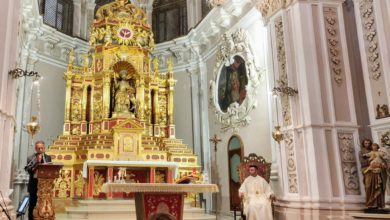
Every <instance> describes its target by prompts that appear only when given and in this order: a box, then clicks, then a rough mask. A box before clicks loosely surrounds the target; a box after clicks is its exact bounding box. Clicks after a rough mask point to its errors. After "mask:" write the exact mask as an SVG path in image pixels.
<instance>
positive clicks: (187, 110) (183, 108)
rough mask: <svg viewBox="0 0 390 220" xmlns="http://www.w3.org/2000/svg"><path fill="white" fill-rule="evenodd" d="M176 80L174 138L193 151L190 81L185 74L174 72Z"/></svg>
mask: <svg viewBox="0 0 390 220" xmlns="http://www.w3.org/2000/svg"><path fill="white" fill-rule="evenodd" d="M173 77H174V78H175V80H177V82H176V85H175V94H174V100H173V101H174V109H173V114H174V123H175V125H176V138H177V139H182V140H183V143H184V144H188V147H189V148H192V149H193V147H194V146H193V126H192V110H191V108H192V105H191V81H190V76H189V74H188V73H186V72H175V73H174V76H173Z"/></svg>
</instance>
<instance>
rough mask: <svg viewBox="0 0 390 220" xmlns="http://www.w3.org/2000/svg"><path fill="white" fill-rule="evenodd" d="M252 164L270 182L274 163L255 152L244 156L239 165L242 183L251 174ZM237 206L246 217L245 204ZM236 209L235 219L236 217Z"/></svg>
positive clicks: (243, 217)
mask: <svg viewBox="0 0 390 220" xmlns="http://www.w3.org/2000/svg"><path fill="white" fill-rule="evenodd" d="M252 165H255V166H257V173H258V175H259V176H261V177H263V178H264V179H265V180H266V181H267V182H268V183H269V181H270V177H271V165H272V164H271V163H267V161H265V159H264V157H262V156H257V155H256V154H255V153H251V154H249V155H248V156H247V157H244V158H243V159H242V162H241V163H240V164H239V165H238V167H237V171H238V175H239V177H240V183H242V182H244V180H245V178H247V177H248V176H249V175H250V174H249V167H250V166H252ZM237 193H238V192H237ZM237 208H238V209H239V210H240V211H241V218H242V219H245V216H244V214H243V204H241V207H237ZM237 208H236V209H237ZM236 209H235V210H234V219H236Z"/></svg>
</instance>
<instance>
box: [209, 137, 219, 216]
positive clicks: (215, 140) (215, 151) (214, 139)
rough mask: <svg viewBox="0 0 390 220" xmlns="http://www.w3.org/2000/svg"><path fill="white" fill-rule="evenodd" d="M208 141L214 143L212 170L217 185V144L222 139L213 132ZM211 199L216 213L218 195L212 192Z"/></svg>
mask: <svg viewBox="0 0 390 220" xmlns="http://www.w3.org/2000/svg"><path fill="white" fill-rule="evenodd" d="M209 141H210V142H211V143H213V144H214V155H215V160H214V167H215V169H214V172H216V173H215V177H214V178H215V181H216V184H217V185H218V186H219V183H218V182H219V181H218V177H217V173H218V171H217V170H218V169H217V165H218V163H217V145H218V143H219V142H221V141H222V140H221V139H220V138H218V137H217V135H216V134H214V137H212V138H210V139H209ZM213 201H215V203H214V202H213V209H214V212H215V213H216V214H217V215H218V197H217V195H216V193H214V194H213Z"/></svg>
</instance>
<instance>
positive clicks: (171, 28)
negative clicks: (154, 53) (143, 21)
mask: <svg viewBox="0 0 390 220" xmlns="http://www.w3.org/2000/svg"><path fill="white" fill-rule="evenodd" d="M152 24H153V25H152V26H153V32H154V41H155V42H156V43H160V42H164V41H168V40H172V39H174V38H176V37H179V36H182V35H185V34H187V4H186V1H185V0H155V1H154V2H153V13H152Z"/></svg>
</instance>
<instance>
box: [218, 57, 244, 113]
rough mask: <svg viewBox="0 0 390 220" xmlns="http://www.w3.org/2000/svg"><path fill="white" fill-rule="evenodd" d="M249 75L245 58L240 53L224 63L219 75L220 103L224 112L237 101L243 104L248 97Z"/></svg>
mask: <svg viewBox="0 0 390 220" xmlns="http://www.w3.org/2000/svg"><path fill="white" fill-rule="evenodd" d="M247 85H248V76H247V72H246V66H245V60H244V58H242V57H241V56H240V55H235V56H233V57H232V58H231V59H230V62H229V63H228V65H222V67H221V70H220V73H219V76H218V90H217V92H218V105H219V109H220V110H221V111H222V112H227V109H228V107H229V106H230V105H231V104H233V103H237V104H238V105H241V104H242V103H243V102H244V100H245V98H246V86H247Z"/></svg>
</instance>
